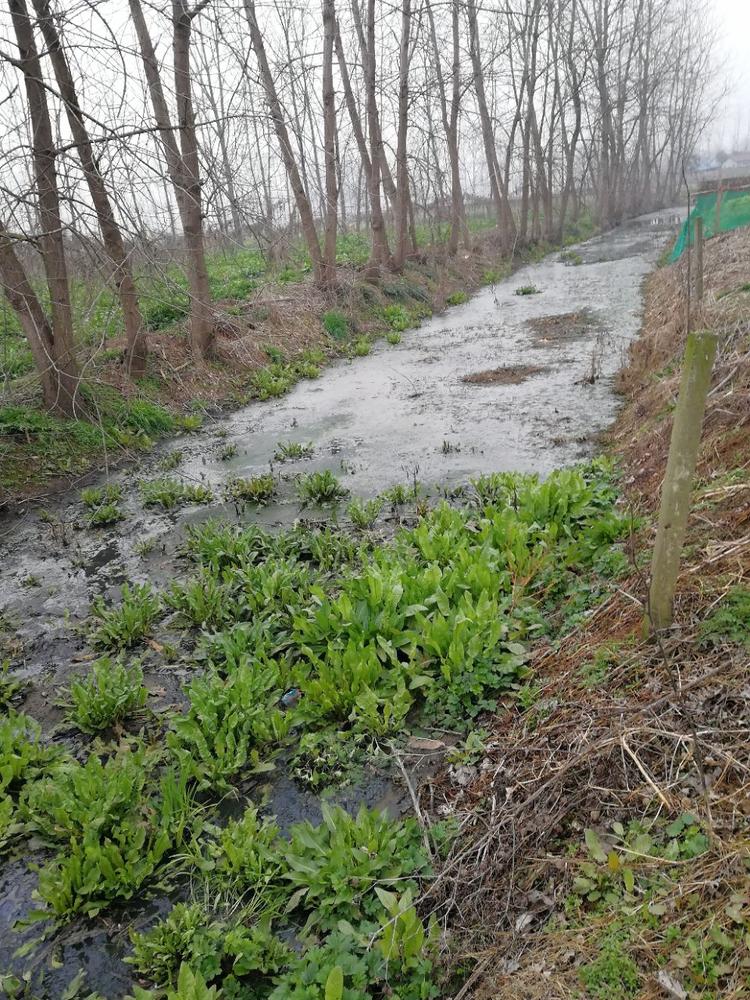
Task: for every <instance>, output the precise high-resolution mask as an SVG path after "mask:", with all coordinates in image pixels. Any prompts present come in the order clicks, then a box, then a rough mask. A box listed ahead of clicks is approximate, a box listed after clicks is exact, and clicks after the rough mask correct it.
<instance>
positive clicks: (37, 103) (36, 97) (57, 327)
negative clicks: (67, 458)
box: [6, 0, 79, 416]
mask: <svg viewBox="0 0 750 1000" xmlns="http://www.w3.org/2000/svg"><path fill="white" fill-rule="evenodd" d="M9 6H10V14H11V19H12V22H13V30H14V32H15V36H16V41H17V44H18V51H19V54H20V60H19V67H20V69H21V72H22V73H23V78H24V84H25V88H26V99H27V102H28V107H29V115H30V118H31V134H32V137H33V138H32V142H33V162H34V178H35V183H36V190H37V197H38V200H39V224H40V227H41V234H40V236H39V246H40V249H41V254H42V263H43V265H44V272H45V276H46V279H47V285H48V287H49V293H50V310H51V314H52V340H51V343H50V344H49V346H50V348H51V354H52V358H51V361H52V369H51V377H52V379H53V380H54V383H55V384H54V393H53V396H54V399H53V401H52V402H51V403H50V404H48V405H50V409H52V410H53V411H55V412H56V413H59V414H61V415H63V416H72V415H73V413H74V408H75V395H76V391H77V389H78V383H79V377H78V364H77V361H76V357H75V347H74V341H73V313H72V310H71V305H70V289H69V285H68V269H67V264H66V261H65V242H64V239H63V225H62V216H61V213H60V197H59V194H58V190H57V168H56V164H55V157H56V150H55V145H54V139H53V135H52V123H51V121H50V116H49V107H48V105H47V90H46V88H45V85H44V77H43V74H42V66H41V62H40V59H39V54H38V52H37V48H36V42H35V40H34V32H33V29H32V22H31V19H30V17H29V13H28V10H27V8H26V3H25V0H9ZM6 249H7V248H6ZM24 301H26V302H27V303H28V301H29V300H28V297H27V296H24ZM29 308H31V307H29ZM37 319H38V317H37ZM40 332H41V331H40ZM27 333H28V330H27ZM40 374H42V373H41V372H40ZM51 398H52V397H51V396H47V395H46V394H45V399H51Z"/></svg>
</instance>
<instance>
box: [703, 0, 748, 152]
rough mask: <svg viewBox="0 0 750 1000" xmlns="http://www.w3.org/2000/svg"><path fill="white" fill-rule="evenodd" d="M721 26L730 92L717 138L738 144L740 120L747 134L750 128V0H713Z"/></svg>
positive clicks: (721, 58) (722, 60)
mask: <svg viewBox="0 0 750 1000" xmlns="http://www.w3.org/2000/svg"><path fill="white" fill-rule="evenodd" d="M710 3H711V6H712V7H713V9H714V12H715V16H716V21H717V24H718V27H719V52H718V57H719V59H718V61H719V66H720V67H721V68H722V69H723V70H726V71H727V73H728V74H729V78H730V79H729V82H730V88H731V90H730V94H729V97H728V98H727V102H726V106H725V112H724V115H723V116H722V117H723V118H724V122H722V124H721V125H719V126H718V130H717V139H718V140H719V141H721V142H722V143H723V145H725V146H727V147H731V146H732V145H733V144H734V139H735V138H736V135H737V126H738V124H739V131H740V135H741V136H742V137H743V138H744V137H745V136H747V134H748V132H750V0H710Z"/></svg>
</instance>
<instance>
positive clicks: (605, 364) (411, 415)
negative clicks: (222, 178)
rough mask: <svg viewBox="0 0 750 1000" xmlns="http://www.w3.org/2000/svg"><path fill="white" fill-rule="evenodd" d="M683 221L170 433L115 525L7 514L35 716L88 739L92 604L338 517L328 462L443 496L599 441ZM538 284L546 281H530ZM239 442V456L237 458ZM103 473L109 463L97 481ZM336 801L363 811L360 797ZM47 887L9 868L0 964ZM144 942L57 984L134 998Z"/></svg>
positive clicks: (653, 227)
mask: <svg viewBox="0 0 750 1000" xmlns="http://www.w3.org/2000/svg"><path fill="white" fill-rule="evenodd" d="M678 223H679V216H678V215H676V214H673V213H672V212H670V213H667V214H664V215H662V216H659V215H655V216H644V217H641V218H639V219H636V220H633V221H632V222H629V223H628V224H625V225H623V226H621V227H619V228H617V229H615V230H613V231H611V232H609V233H607V234H605V235H603V236H599V237H595V238H593V239H591V240H589V241H587V242H585V243H582V244H579V245H578V246H575V247H572V248H570V250H569V251H568V252H567V253H566V254H562V255H561V254H560V253H553V254H551V255H549V256H548V257H547V258H545V259H544V260H543V261H541V262H540V263H536V264H530V265H528V266H525V267H523V268H521V269H520V270H518V271H516V272H515V273H514V274H512V275H511V276H510V277H509V278H507V279H506V280H504V281H502V282H499V283H498V284H496V285H493V286H488V287H485V288H484V289H483V290H482V291H480V292H479V293H478V294H477V295H476V296H475V297H474V298H472V299H471V300H470V301H469V302H467V303H466V304H464V305H461V306H457V307H454V308H451V309H449V310H448V311H447V312H445V313H443V314H441V315H437V316H435V317H433V318H432V319H430V320H428V321H425V322H423V323H422V325H421V327H419V328H418V329H414V330H408V331H406V332H405V333H404V334H403V336H402V340H401V343H400V344H399V345H397V346H390V345H388V344H387V343H386V342H385V341H378V342H377V343H376V344H375V345H374V346H373V349H372V352H371V353H370V354H369V355H368V356H366V357H364V358H356V359H354V360H353V361H346V360H340V361H337V362H336V363H334V364H333V365H331V366H330V367H328V368H327V369H325V370H324V371H323V373H322V375H321V377H320V378H318V379H316V380H312V381H303V382H300V383H298V385H297V386H296V387H295V388H294V389H293V390H292V391H291V392H289V393H288V394H287V395H286V396H284V397H282V398H280V399H276V400H269V401H267V402H263V403H253V404H251V405H249V406H247V407H245V408H243V409H241V410H238V411H236V412H234V413H232V414H230V415H228V416H226V417H222V418H219V419H216V420H211V421H207V422H206V424H205V425H204V427H203V428H202V429H201V430H200V431H198V432H197V433H193V434H189V435H184V436H181V437H179V438H174V439H171V440H170V441H169V442H167V443H164V444H162V445H159V446H158V447H157V448H155V449H154V450H153V451H152V452H151V453H149V455H148V456H146V457H145V458H143V459H142V460H141V462H140V463H139V465H138V467H135V468H134V467H133V466H130V467H127V468H122V469H119V470H116V471H115V472H113V474H112V475H111V476H110V479H109V481H114V482H117V483H119V484H120V485H121V486H122V489H123V499H122V501H121V503H120V506H121V509H122V511H123V513H124V515H125V517H124V519H123V520H122V521H120V522H119V523H117V524H115V525H112V526H111V527H107V528H99V529H92V528H89V527H88V526H87V525H86V517H85V510H84V508H83V505H82V504H81V501H80V491H79V490H77V489H76V490H72V491H69V492H67V493H65V494H62V495H60V496H58V497H56V498H54V499H52V500H50V501H49V502H48V503H47V504H46V508H45V509H44V510H42V509H41V508H40V507H39V506H38V505H37V506H32V505H28V506H26V507H25V508H24V509H22V510H20V511H17V512H15V513H12V514H11V513H7V514H5V515H3V516H2V518H1V519H0V624H2V623H3V622H4V623H5V634H4V635H3V633H2V629H0V643H3V642H4V643H5V646H6V648H5V650H3V647H2V646H1V645H0V661H2V660H3V659H4V658H7V657H9V658H10V659H11V661H12V666H13V668H14V672H15V674H16V675H17V676H19V677H21V678H23V679H25V680H27V681H29V682H30V683H29V687H28V689H27V691H26V694H25V700H24V702H23V705H22V706H20V707H21V710H23V711H25V712H27V713H28V714H30V715H32V716H33V717H34V718H36V719H37V720H38V721H39V722H40V723H41V725H42V727H43V730H44V731H45V732H46V733H51V732H52V731H53V730H54V733H55V737H56V738H60V739H63V740H64V739H69V738H70V736H69V734H70V727H69V726H67V725H66V724H65V723H64V721H63V712H62V710H61V709H60V708H59V707H58V706H57V705H56V704H55V703H56V701H57V700H58V699H59V697H60V693H61V691H62V690H64V689H65V688H66V687H67V685H68V684H69V681H70V676H71V674H72V673H75V672H80V670H81V666H82V664H81V661H82V660H83V659H84V658H85V657H86V653H87V651H88V647H87V643H86V640H85V637H84V636H83V634H82V632H81V628H80V626H81V625H82V623H83V622H84V621H85V620H86V618H87V617H88V615H89V611H90V605H91V601H92V599H93V598H94V597H95V596H97V595H100V594H101V595H103V596H104V597H105V598H106V599H107V600H117V599H118V597H119V590H120V587H121V585H122V583H123V582H125V581H131V582H132V581H135V582H142V581H146V580H149V581H151V582H152V583H153V584H154V585H155V586H156V587H163V586H165V585H166V584H168V582H169V581H170V580H172V579H174V577H175V576H178V575H184V574H185V564H184V561H182V560H180V558H179V549H180V545H181V542H182V539H183V537H184V529H185V526H186V525H188V524H192V523H197V522H200V521H203V520H205V519H207V518H210V517H217V516H222V517H225V518H229V519H232V520H234V519H237V518H239V519H240V520H242V521H250V520H256V521H258V522H259V523H261V524H262V525H263V526H265V527H267V528H270V529H273V528H279V527H282V526H288V525H290V524H291V523H293V522H294V521H295V520H296V519H298V518H299V517H300V516H304V517H305V518H307V519H311V518H312V519H315V518H318V519H320V518H322V517H324V516H328V517H330V516H331V512H330V511H329V512H328V514H327V515H325V514H323V513H321V512H320V511H317V512H316V511H315V510H310V511H301V510H300V507H299V503H298V502H297V500H296V497H295V491H294V475H295V474H296V473H299V472H302V471H304V472H309V471H312V470H314V469H330V470H331V471H332V472H333V473H334V474H335V475H337V476H338V477H339V478H340V479H341V480H342V482H343V483H344V485H346V486H347V487H348V489H349V490H350V491H351V492H352V494H354V495H357V496H362V497H371V496H375V495H376V494H378V493H380V492H381V491H382V490H384V489H386V488H388V487H389V486H392V485H393V484H395V483H407V482H411V481H412V480H413V479H414V478H418V479H419V481H420V482H421V483H422V484H424V485H425V486H426V487H427V489H428V491H429V493H430V494H431V495H432V496H436V495H439V494H440V491H441V490H446V491H447V490H449V489H450V488H452V487H455V486H456V485H457V484H459V483H465V482H467V480H468V479H470V478H471V477H473V476H476V475H478V474H480V473H484V472H491V471H500V470H519V471H524V472H537V473H540V474H542V475H544V474H546V473H548V472H549V471H550V470H551V469H553V468H556V467H559V466H563V465H569V464H571V463H574V462H576V461H578V460H580V459H584V458H586V457H589V456H591V455H592V454H594V453H595V452H596V450H597V443H598V439H599V435H600V434H601V432H602V431H604V430H605V429H606V428H607V427H608V426H609V425H610V424H611V423H612V421H613V419H614V417H615V414H616V412H617V408H618V405H619V402H618V397H617V395H616V393H615V391H614V377H615V374H616V372H617V371H618V369H619V368H620V367H621V366H622V365H623V363H624V360H625V356H626V352H627V349H628V346H629V344H630V342H631V340H632V339H633V338H634V337H635V336H636V335H637V333H638V330H639V326H640V316H641V310H642V302H643V299H642V282H643V279H644V277H645V275H646V274H647V273H648V272H649V271H650V270H651V269H652V268H653V267H654V264H655V262H656V260H657V258H658V256H659V252H660V250H661V249H662V247H663V245H664V242H665V240H666V238H667V236H668V235H669V234H670V233H671V232H673V231H674V229H675V227H676V225H677V224H678ZM525 286H526V287H527V288H528V289H529V290H530V289H531V288H532V287H533V289H534V290H535V291H534V293H532V294H517V293H516V292H517V290H518V289H522V288H524V287H525ZM281 440H284V441H290V440H291V441H297V442H300V443H307V442H312V444H313V445H314V449H315V450H314V454H313V457H312V458H311V459H307V460H304V461H297V462H289V463H285V464H284V465H277V464H274V463H273V454H274V451H275V449H276V446H277V444H278V442H279V441H281ZM228 451H232V452H233V454H232V455H231V457H230V458H229V459H228V460H222V457H221V456H222V452H224V454H225V455H226V454H227V452H228ZM173 452H179V453H180V459H179V464H176V467H175V469H174V470H173V471H170V472H167V473H164V472H162V471H161V470H160V468H159V467H160V464H161V463H164V460H165V458H166V457H167V456H169V455H170V454H171V453H173ZM269 463H271V465H272V466H273V471H274V472H275V473H280V474H281V485H280V488H279V495H278V498H277V500H275V501H274V502H272V503H270V504H269V505H268V506H266V507H262V508H259V509H254V508H250V507H247V508H245V509H241V508H238V507H236V506H235V505H234V504H233V503H224V502H223V501H222V500H221V499H220V498H221V496H222V488H223V486H224V485H225V484H226V483H227V481H228V480H230V479H232V478H234V477H237V476H242V477H249V476H253V475H258V474H259V473H262V472H267V471H268V469H269ZM164 474H166V475H169V476H175V477H177V478H186V479H189V480H190V481H194V482H201V483H205V484H206V485H208V486H210V487H211V488H212V489H213V491H214V495H215V497H217V499H215V500H214V502H213V503H211V504H208V505H204V506H200V507H183V508H178V509H177V510H176V511H174V512H163V511H157V512H154V511H151V510H144V508H143V506H142V503H141V500H140V497H139V492H138V481H139V479H141V478H149V477H153V476H157V475H164ZM105 481H107V480H106V477H104V476H103V475H97V476H94V477H90V480H89V482H90V484H92V485H97V484H100V483H103V482H105ZM333 516H336V515H335V514H334V515H333ZM338 516H339V517H342V518H343V517H344V515H343V513H340V514H339V515H338ZM146 549H148V551H146ZM144 669H145V670H146V683H147V685H148V686H149V687H151V689H152V691H153V692H154V696H153V697H152V699H150V704H151V705H152V707H153V708H154V709H155V710H157V711H158V710H159V708H162V709H163V708H166V707H167V706H174V705H175V704H180V700H181V692H180V688H181V684H182V683H183V682H184V681H185V673H184V672H183V673H182V674H181V673H180V671H179V670H175V669H171V670H164V669H160V670H158V671H157V670H156V669H155V670H154V672H153V673H152V674H149V672H148V667H147V665H144ZM66 734H67V735H66ZM350 798H351V804H354V802H355V801H356V802H360V801H365V802H367V804H368V805H381V806H384V807H389V808H392V809H396V810H406V809H407V808H408V807H409V806H408V801H406V799H405V796H404V793H403V790H402V789H396V788H395V787H394V786H392V785H389V783H388V782H387V781H385V780H382V781H378V780H373V781H372V782H370V783H369V784H368V785H367V787H366V788H362V789H360V790H358V791H357V792H356V794H354V793H351V792H350ZM338 800H339V801H341V802H342V803H343V804H345V805H346V804H350V803H349V800H348V799H347V795H346V793H344V794H343V795H342V796H341V797H340V798H339V799H338ZM271 804H272V807H273V811H275V812H276V814H277V815H278V816H279V822H280V825H281V826H282V827H286V826H288V824H289V823H290V822H294V821H295V820H297V819H300V818H310V819H313V820H316V819H317V818H318V817H319V807H318V802H317V800H316V799H315V796H314V795H312V793H306V792H302V791H300V790H299V789H298V788H297V786H296V785H295V783H294V782H293V781H292V780H291V778H289V777H286V776H284V775H283V774H281V775H280V777H279V778H278V780H277V781H276V783H275V788H274V794H273V798H272V803H271ZM35 860H38V856H37V857H36V858H35ZM35 883H36V875H35V874H34V873H33V872H31V871H29V870H28V868H27V866H26V863H25V859H19V858H15V859H13V860H10V861H7V862H5V864H4V865H2V864H0V974H2V973H3V972H5V971H8V970H9V969H11V968H13V969H14V970H15V971H18V970H20V969H22V968H23V967H24V966H25V965H28V964H29V960H28V959H14V957H13V953H14V950H15V949H16V948H17V947H18V945H19V943H21V942H22V941H23V940H24V939H25V937H26V936H27V935H28V932H22V933H21V934H14V933H12V932H11V928H12V927H13V925H14V923H15V922H16V921H17V920H19V919H20V918H23V917H24V916H25V914H26V912H27V911H28V910H29V909H30V908H33V902H32V900H31V892H32V890H33V888H34V885H35ZM167 905H168V904H167V901H166V900H161V901H159V900H157V901H155V902H152V903H149V904H148V906H147V908H146V910H141V913H140V916H141V919H142V920H143V921H146V922H148V920H149V919H153V917H154V915H155V914H157V913H158V912H159V911H160V910H161V911H162V912H163V910H164V909H166V908H167ZM127 919H128V920H129V921H130V920H132V919H133V913H132V911H131V912H130V913H129V914H128V916H127ZM126 952H127V934H126V933H125V932H124V931H123V929H122V926H121V925H118V921H117V919H116V918H113V919H112V920H108V921H107V922H106V925H105V923H104V922H100V923H97V924H96V925H84V924H79V925H77V926H74V927H72V928H71V931H70V933H69V934H67V935H66V937H65V939H64V941H63V943H62V944H61V945H60V947H59V948H58V951H57V954H56V956H55V958H56V965H57V966H58V967H57V968H56V969H54V970H53V971H52V972H50V973H49V976H48V979H47V981H46V986H45V988H46V989H47V990H48V991H49V996H50V997H53V996H60V995H62V993H63V991H64V987H65V985H66V984H67V983H68V982H69V981H70V980H71V979H72V978H73V976H74V975H75V974H76V973H77V972H78V970H79V968H81V967H84V968H85V969H86V971H87V989H88V990H94V989H97V990H100V991H101V992H102V993H103V994H104V995H105V996H106V997H108V998H110V1000H114V998H115V997H120V996H123V995H124V994H125V992H127V990H128V988H129V982H130V973H129V971H128V967H127V966H124V965H123V964H122V956H123V955H124V954H125V953H126ZM49 957H50V956H49V955H46V956H45V958H46V959H49Z"/></svg>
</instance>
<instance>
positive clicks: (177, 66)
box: [172, 0, 214, 358]
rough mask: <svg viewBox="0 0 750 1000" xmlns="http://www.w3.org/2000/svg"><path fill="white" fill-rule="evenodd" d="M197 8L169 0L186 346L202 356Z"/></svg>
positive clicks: (204, 317) (206, 311)
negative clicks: (193, 43)
mask: <svg viewBox="0 0 750 1000" xmlns="http://www.w3.org/2000/svg"><path fill="white" fill-rule="evenodd" d="M198 9H199V8H194V9H193V10H190V9H189V8H188V5H187V3H186V2H185V0H172V32H173V36H172V54H173V59H174V92H175V103H176V105H177V129H178V131H179V136H180V148H181V157H180V163H181V169H180V180H181V183H182V213H183V215H182V228H183V232H184V234H185V250H186V252H187V263H188V267H187V271H188V284H189V286H190V345H191V347H192V349H193V352H194V354H195V355H196V356H197V357H199V358H203V357H205V356H206V355H207V354H209V353H210V351H211V348H212V346H213V339H214V330H213V310H212V309H211V289H210V287H209V283H208V268H207V267H206V250H205V246H204V242H203V204H202V192H201V175H200V162H199V158H198V137H197V135H196V131H195V110H194V107H193V92H192V77H191V71H190V34H191V31H192V26H193V18H194V17H195V14H196V12H197V10H198Z"/></svg>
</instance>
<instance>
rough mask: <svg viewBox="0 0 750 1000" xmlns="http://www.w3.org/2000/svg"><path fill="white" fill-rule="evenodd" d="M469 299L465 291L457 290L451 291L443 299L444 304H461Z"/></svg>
mask: <svg viewBox="0 0 750 1000" xmlns="http://www.w3.org/2000/svg"><path fill="white" fill-rule="evenodd" d="M468 301H469V296H468V295H467V293H466V292H463V291H458V292H451V294H450V295H448V296H447V297H446V299H445V304H446V305H447V306H462V305H463V304H464V303H465V302H468Z"/></svg>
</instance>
